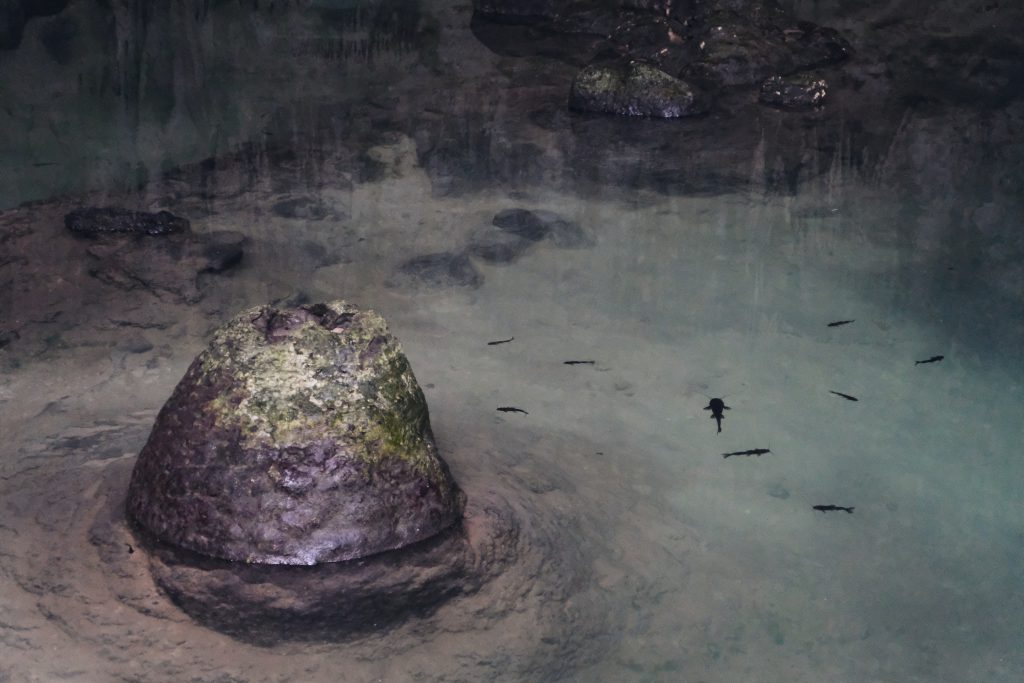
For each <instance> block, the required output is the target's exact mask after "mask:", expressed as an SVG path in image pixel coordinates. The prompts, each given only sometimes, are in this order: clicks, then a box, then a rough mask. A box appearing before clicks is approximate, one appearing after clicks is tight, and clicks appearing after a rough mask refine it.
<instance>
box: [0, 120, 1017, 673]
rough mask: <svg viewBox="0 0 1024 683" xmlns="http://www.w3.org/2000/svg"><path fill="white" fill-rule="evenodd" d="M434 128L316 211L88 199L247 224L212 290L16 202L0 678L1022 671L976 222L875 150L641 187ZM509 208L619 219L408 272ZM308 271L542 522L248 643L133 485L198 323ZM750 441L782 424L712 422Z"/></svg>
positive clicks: (501, 490) (1003, 402)
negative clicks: (498, 157)
mask: <svg viewBox="0 0 1024 683" xmlns="http://www.w3.org/2000/svg"><path fill="white" fill-rule="evenodd" d="M410 150H411V145H410V143H409V142H408V141H407V140H399V141H397V142H396V143H395V144H394V145H393V146H390V147H388V148H387V149H384V150H381V154H380V156H381V158H385V159H388V160H389V162H388V163H390V164H392V166H393V169H392V170H393V172H392V173H390V174H384V177H385V179H384V180H382V181H379V182H375V183H368V184H362V185H361V184H358V183H357V184H354V185H349V186H347V187H346V188H345V189H340V188H331V187H324V188H320V189H319V190H318V191H317V196H318V197H319V198H320V199H321V200H322V201H323V202H324V203H325V204H326V205H327V206H329V207H330V211H329V212H328V213H327V215H326V216H325V217H323V218H321V219H319V220H309V219H286V218H282V217H279V216H277V215H275V214H274V213H273V212H272V211H270V209H269V207H271V206H272V205H273V204H275V203H276V202H280V201H282V200H284V199H287V198H289V197H293V196H294V193H289V192H288V191H282V190H280V189H278V190H269V189H268V190H266V191H258V192H247V193H245V194H242V195H237V196H234V197H230V198H225V199H220V200H208V199H200V198H198V197H193V196H191V195H189V194H188V193H180V192H179V193H178V194H177V195H173V194H172V193H170V191H169V189H168V188H167V187H158V186H154V187H151V188H150V189H149V190H148V194H146V195H145V196H140V197H128V198H116V197H87V198H84V199H83V200H82V201H84V202H85V203H99V202H101V201H102V202H104V203H117V202H121V203H130V204H133V205H135V206H146V207H150V208H153V207H155V206H156V205H158V204H159V205H160V206H166V207H167V208H170V209H171V210H175V211H178V212H181V213H183V214H185V215H190V216H199V217H198V218H195V219H194V220H193V227H194V229H195V230H196V231H211V230H222V229H231V230H238V231H241V232H243V233H245V234H246V235H247V236H248V237H249V239H250V241H249V244H248V246H247V251H246V257H245V260H244V263H243V265H242V266H240V267H239V269H237V270H236V271H234V272H231V273H228V274H224V275H211V276H204V279H203V280H202V282H201V284H202V291H203V292H204V294H205V296H204V298H203V299H202V300H201V301H199V302H198V303H195V304H186V303H183V302H181V301H178V300H175V299H174V297H173V296H168V295H167V294H166V293H160V292H152V291H146V290H141V289H140V290H134V291H121V290H118V289H115V288H113V287H111V286H109V285H106V284H103V283H101V282H99V281H97V280H96V279H95V278H92V277H90V276H89V275H88V272H87V271H88V262H87V260H86V256H85V254H84V247H83V244H82V242H81V241H78V240H75V239H74V238H72V237H70V236H69V235H66V234H65V231H64V230H63V227H62V224H61V217H62V216H63V214H64V212H66V211H67V210H68V207H69V206H70V204H67V203H58V202H55V203H48V204H38V205H33V206H29V207H25V208H22V209H19V210H17V211H12V212H8V213H7V214H5V215H4V216H3V221H4V223H5V226H4V227H5V229H6V231H7V234H9V235H12V236H13V237H12V238H11V239H10V241H9V243H8V244H9V245H10V246H12V248H13V249H14V251H12V253H16V254H18V256H19V259H18V260H16V262H15V263H14V264H13V266H8V267H11V268H13V271H12V275H11V281H12V282H13V284H14V286H13V287H12V294H11V296H12V299H11V301H12V311H13V315H12V320H14V325H13V327H14V329H16V330H17V332H18V335H17V338H16V339H14V340H13V341H11V342H10V343H8V344H7V345H6V346H5V347H4V348H3V349H2V350H0V354H3V357H4V358H3V363H4V365H3V368H4V370H3V374H2V377H0V416H2V422H0V428H2V432H3V442H2V444H0V477H2V483H0V504H2V517H0V591H2V594H3V596H4V599H3V601H2V604H0V646H2V648H3V652H4V655H3V657H2V658H0V680H10V681H23V680H24V681H52V680H81V681H107V680H110V681H211V682H212V681H224V682H227V681H299V680H302V681H339V680H344V681H375V680H380V681H404V680H438V681H442V680H443V681H477V680H510V681H511V680H537V681H550V680H580V681H623V680H644V681H691V682H696V681H709V682H710V681H722V682H736V681H765V682H768V681H787V682H790V683H799V682H803V681H808V682H811V681H815V682H818V681H900V682H902V683H914V682H921V683H934V682H936V681H951V682H952V681H987V682H989V683H999V682H1002V681H1006V682H1011V681H1013V682H1015V681H1019V680H1021V678H1022V677H1024V651H1022V650H1021V648H1020V634H1021V632H1022V628H1024V609H1022V608H1024V604H1022V602H1024V597H1022V593H1021V592H1020V590H1019V588H1020V585H1021V581H1022V579H1024V570H1022V567H1024V557H1022V555H1024V543H1022V541H1024V526H1022V514H1021V506H1020V503H1019V482H1020V480H1021V477H1022V476H1024V461H1022V460H1021V459H1020V457H1019V446H1020V438H1021V432H1020V425H1019V419H1020V416H1021V415H1022V414H1024V410H1022V408H1024V397H1022V393H1021V384H1020V380H1021V373H1020V369H1021V368H1020V358H1019V351H1002V352H1001V351H1000V349H1012V348H1016V347H1013V346H1012V344H1010V336H1011V335H1009V334H1008V332H1007V330H1008V329H1009V330H1011V331H1012V330H1013V329H1016V328H1012V327H1010V328H1007V327H1005V326H1004V327H1000V322H999V321H1000V320H1004V319H1005V318H1007V317H1014V316H1019V311H1011V310H1001V309H1000V304H999V303H998V301H996V302H993V301H992V300H990V299H982V298H981V294H980V290H973V289H971V288H969V287H965V286H963V285H962V283H961V281H960V280H958V279H957V278H956V277H955V274H956V273H957V272H958V269H960V268H961V267H962V264H961V263H959V262H958V260H957V254H956V253H955V252H953V251H951V250H948V251H947V250H945V249H944V248H942V247H941V245H931V247H928V245H925V248H922V245H920V244H918V245H910V244H905V243H904V242H903V241H901V239H900V235H899V230H898V226H895V225H892V224H891V222H890V220H889V219H888V218H887V217H888V216H892V215H897V214H898V210H899V206H898V205H897V204H896V203H895V202H894V201H892V200H891V199H889V198H886V197H884V196H879V195H878V193H877V192H869V191H868V190H867V189H864V188H862V187H859V186H858V185H857V184H856V182H855V181H852V180H850V181H841V180H836V179H832V180H831V181H829V184H828V185H822V186H821V187H810V188H807V189H806V191H805V192H804V193H803V194H801V195H800V196H798V197H796V198H767V199H766V198H765V197H763V196H761V195H759V194H758V193H756V192H754V193H751V194H749V195H747V194H744V195H733V196H720V197H703V198H665V197H659V196H654V195H646V194H643V193H639V194H638V196H637V197H636V200H635V201H634V202H632V203H631V204H630V205H628V206H627V205H623V204H619V203H614V202H601V201H594V200H590V201H585V202H584V201H582V200H579V199H577V198H574V197H565V196H550V195H544V194H542V193H536V194H534V195H531V196H517V197H516V198H514V199H513V198H511V197H509V196H506V195H502V194H496V193H495V194H487V193H481V194H478V195H475V196H473V197H472V198H469V199H467V198H461V199H457V200H456V199H435V198H433V197H432V196H431V193H430V184H429V181H428V180H427V178H426V177H425V176H424V175H423V174H422V173H421V172H420V171H419V170H418V169H417V168H415V165H414V164H413V162H412V160H411V151H410ZM385 152H386V154H385ZM168 197H174V198H173V199H167V198H168ZM510 207H524V208H539V209H548V210H553V211H557V212H559V213H560V214H562V215H563V216H565V217H567V218H570V219H572V220H574V221H576V222H578V223H579V224H580V226H582V227H583V228H584V229H585V230H586V231H587V232H588V233H589V234H590V236H592V237H593V238H594V245H593V246H590V247H585V248H578V249H560V248H557V247H556V246H554V245H552V244H550V243H548V242H541V243H538V244H537V245H536V246H534V247H533V248H532V249H530V250H529V251H527V252H526V253H525V254H524V255H523V256H522V257H521V258H519V259H518V260H517V261H515V262H514V263H510V264H506V265H494V264H487V263H484V262H480V261H476V262H475V267H476V268H477V269H478V270H479V272H480V274H481V276H482V284H481V285H480V286H479V287H477V288H468V287H462V288H460V287H454V286H448V287H441V286H437V287H432V286H429V285H427V284H423V285H420V286H416V285H412V284H408V283H406V284H404V285H401V286H397V287H395V286H386V285H385V283H386V282H388V281H389V279H390V278H391V277H392V275H393V273H394V272H395V268H396V267H397V266H398V265H399V264H400V263H402V262H403V261H405V260H407V259H409V258H411V257H415V256H418V255H423V254H429V253H435V252H440V251H452V250H458V249H461V248H462V246H463V245H465V244H466V243H467V240H468V239H470V236H471V235H472V233H473V231H474V230H476V229H477V228H479V227H480V226H486V225H488V224H489V223H490V220H491V217H492V216H493V215H494V214H495V213H497V212H498V211H500V210H502V209H505V208H510ZM303 296H305V297H307V298H308V299H309V300H324V299H334V298H346V299H350V300H352V301H354V302H356V303H358V304H360V305H362V306H365V307H370V308H374V309H376V310H378V311H380V312H381V313H382V314H383V315H384V316H385V317H386V318H387V319H388V320H389V321H390V324H391V326H392V330H393V332H394V333H395V334H396V336H397V337H398V338H399V339H400V340H401V341H402V343H403V345H404V347H405V349H406V352H407V353H408V355H409V357H410V360H411V362H412V365H413V368H414V370H415V372H416V375H417V377H418V378H419V381H420V383H421V385H423V386H424V388H425V391H426V393H427V397H428V401H429V403H430V408H431V418H432V423H433V426H434V431H435V433H436V435H437V439H438V444H439V447H440V449H441V452H442V453H443V455H444V457H445V458H446V459H447V461H448V462H449V464H450V465H451V467H452V470H453V473H454V475H455V477H456V478H457V480H458V481H459V482H460V484H461V485H463V487H464V488H465V489H466V490H467V491H468V492H469V494H470V496H471V498H475V499H476V500H478V501H479V500H488V499H493V500H500V501H502V504H503V505H506V506H507V507H508V509H509V510H512V511H513V514H514V516H515V517H516V523H517V524H518V525H519V528H520V529H521V530H522V535H521V539H522V543H523V544H524V549H523V553H522V555H521V557H520V560H519V561H518V562H517V563H516V564H515V565H514V566H512V567H510V568H508V569H507V570H506V572H505V573H504V574H503V575H502V576H501V577H499V578H498V579H495V580H494V581H492V582H490V583H488V584H487V585H486V586H484V587H483V588H482V589H481V590H480V591H478V592H477V593H475V594H473V595H471V596H467V597H465V598H462V599H457V600H454V601H452V602H449V603H448V604H446V605H445V606H443V607H442V608H441V609H439V610H437V611H436V612H434V613H433V614H430V615H427V616H424V617H422V618H411V619H410V620H408V621H407V622H405V623H403V624H401V625H399V626H397V627H394V628H390V629H389V630H387V631H386V632H380V633H372V634H370V635H363V636H360V637H358V638H353V639H348V640H345V641H343V642H289V641H288V639H287V634H282V642H281V643H279V644H276V645H273V646H257V645H253V644H248V643H246V642H243V641H242V640H239V639H237V638H233V637H230V636H228V635H224V634H221V633H218V632H216V631H215V630H212V629H209V628H206V627H204V626H201V625H200V624H198V623H196V622H193V621H192V620H191V619H190V618H189V617H188V616H187V615H186V614H185V613H184V612H182V611H181V610H179V609H178V608H177V607H176V606H175V605H174V604H172V603H171V602H170V601H169V600H168V599H167V598H166V597H165V595H164V594H163V593H162V592H161V591H160V590H159V589H158V588H157V586H156V584H155V583H154V580H153V577H152V575H151V573H150V572H149V571H148V568H147V566H148V565H147V563H148V558H147V557H146V551H145V550H144V549H141V548H133V550H134V552H133V553H130V554H129V553H128V551H127V544H128V543H130V537H129V536H128V535H127V530H126V529H125V528H124V525H123V520H119V518H118V510H119V509H120V501H122V500H123V494H124V491H123V487H124V485H125V484H126V481H127V476H128V473H129V472H130V467H131V464H132V462H133V458H134V457H135V454H136V453H137V452H138V450H139V449H140V448H141V446H142V444H143V443H144V441H145V439H146V436H147V434H148V429H149V426H150V425H151V424H152V420H153V418H154V416H155V413H156V411H157V410H158V409H159V407H160V405H161V404H162V402H163V400H165V399H166V397H167V396H168V395H169V394H170V392H171V389H172V388H173V386H174V384H175V383H176V382H177V380H178V379H179V378H180V376H181V375H182V374H183V372H184V370H185V367H186V366H187V364H188V363H189V362H190V361H191V359H192V357H193V356H194V354H195V353H196V352H198V350H199V349H200V348H202V345H203V341H204V338H205V336H206V335H207V333H208V332H209V330H210V329H211V328H212V327H213V326H215V325H216V324H218V323H219V322H221V321H223V320H225V319H227V318H228V317H230V316H231V315H232V314H233V313H235V312H236V311H237V310H239V309H241V308H243V307H245V306H248V305H254V304H257V303H263V302H266V301H272V300H280V299H289V298H291V299H292V300H295V299H296V298H301V297H303ZM851 319H852V320H854V321H855V322H853V323H850V324H848V325H844V326H840V327H827V323H828V322H831V321H835V320H851ZM509 337H514V340H513V341H511V342H509V343H506V344H501V345H493V346H491V345H488V344H487V342H488V341H493V340H499V339H507V338H509ZM1016 341H1017V342H1018V345H1019V338H1018V339H1017V340H1016ZM934 355H944V356H945V358H944V360H943V361H941V362H938V363H932V364H924V365H915V364H914V361H915V360H921V359H925V358H928V357H931V356H934ZM567 360H593V361H594V363H593V364H592V365H591V364H583V365H566V364H564V361H567ZM830 391H837V392H842V393H846V394H849V395H852V396H856V397H857V398H858V399H859V400H858V401H857V402H853V401H849V400H846V399H843V398H841V397H839V396H836V395H834V394H831V393H829V392H830ZM714 396H725V400H726V403H727V404H729V406H730V407H731V410H730V411H729V412H727V413H726V419H725V421H724V423H723V430H722V433H721V434H718V433H716V431H715V423H714V422H713V421H712V420H710V419H709V415H708V413H707V412H706V411H704V410H703V409H702V408H703V407H704V406H705V405H706V404H707V402H708V398H709V397H714ZM498 406H515V407H519V408H521V409H523V410H525V411H526V412H527V414H521V413H500V412H496V410H495V408H497V407H498ZM753 448H769V449H770V453H767V454H764V455H762V456H753V457H745V456H737V457H730V458H728V459H725V458H723V457H722V454H723V453H726V452H731V451H740V450H746V449H753ZM819 504H835V505H842V506H854V507H855V512H854V513H853V514H847V513H844V512H830V513H822V512H816V511H814V510H813V509H812V506H813V505H819ZM122 547H123V549H124V550H123V553H119V552H115V550H114V549H117V548H122Z"/></svg>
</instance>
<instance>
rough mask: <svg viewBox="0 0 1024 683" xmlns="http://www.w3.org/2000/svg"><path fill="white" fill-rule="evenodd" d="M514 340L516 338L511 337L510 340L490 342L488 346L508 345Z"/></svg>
mask: <svg viewBox="0 0 1024 683" xmlns="http://www.w3.org/2000/svg"><path fill="white" fill-rule="evenodd" d="M513 339H515V337H509V338H508V339H498V340H497V341H489V342H487V345H488V346H497V345H498V344H508V343H509V342H510V341H512V340H513Z"/></svg>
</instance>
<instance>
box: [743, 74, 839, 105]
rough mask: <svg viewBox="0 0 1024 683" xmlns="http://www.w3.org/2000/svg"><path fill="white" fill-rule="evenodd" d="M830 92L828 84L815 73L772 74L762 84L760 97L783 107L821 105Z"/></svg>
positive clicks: (762, 100)
mask: <svg viewBox="0 0 1024 683" xmlns="http://www.w3.org/2000/svg"><path fill="white" fill-rule="evenodd" d="M827 94H828V84H827V83H826V82H825V81H824V80H823V79H820V78H815V77H814V75H813V74H797V75H795V76H772V77H771V78H769V79H767V80H765V82H764V83H762V84H761V94H760V96H759V99H760V100H761V102H763V103H764V104H769V105H771V106H773V107H781V108H783V109H803V108H807V107H817V106H820V105H821V104H822V103H824V101H825V96H826V95H827Z"/></svg>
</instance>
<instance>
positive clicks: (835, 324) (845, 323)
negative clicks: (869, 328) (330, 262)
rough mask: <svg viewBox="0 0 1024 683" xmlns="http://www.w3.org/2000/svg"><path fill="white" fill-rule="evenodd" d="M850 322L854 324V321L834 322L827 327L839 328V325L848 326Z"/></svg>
mask: <svg viewBox="0 0 1024 683" xmlns="http://www.w3.org/2000/svg"><path fill="white" fill-rule="evenodd" d="M852 322H856V321H855V320H837V321H835V322H833V323H829V324H828V326H829V327H839V326H840V325H849V324H850V323H852Z"/></svg>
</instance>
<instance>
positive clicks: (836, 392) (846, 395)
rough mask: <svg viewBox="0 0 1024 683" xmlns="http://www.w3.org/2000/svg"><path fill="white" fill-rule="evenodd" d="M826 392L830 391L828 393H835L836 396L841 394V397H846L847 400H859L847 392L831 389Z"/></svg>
mask: <svg viewBox="0 0 1024 683" xmlns="http://www.w3.org/2000/svg"><path fill="white" fill-rule="evenodd" d="M828 393H830V394H835V395H836V396H842V397H843V398H845V399H846V400H847V401H859V400H860V399H859V398H857V397H856V396H850V395H849V394H842V393H840V392H838V391H832V390H831V389H829V391H828Z"/></svg>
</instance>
